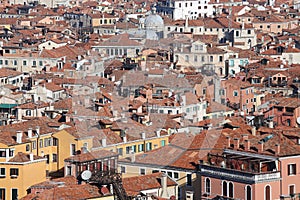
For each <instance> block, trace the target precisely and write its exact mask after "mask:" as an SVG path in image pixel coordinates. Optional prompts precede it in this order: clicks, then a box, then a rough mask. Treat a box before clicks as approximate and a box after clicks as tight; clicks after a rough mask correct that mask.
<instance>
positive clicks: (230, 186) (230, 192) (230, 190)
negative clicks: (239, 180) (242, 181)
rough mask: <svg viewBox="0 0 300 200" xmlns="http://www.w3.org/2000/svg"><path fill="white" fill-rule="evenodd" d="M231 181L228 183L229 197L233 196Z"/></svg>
mask: <svg viewBox="0 0 300 200" xmlns="http://www.w3.org/2000/svg"><path fill="white" fill-rule="evenodd" d="M233 194H234V193H233V183H232V182H230V183H229V197H231V198H233Z"/></svg>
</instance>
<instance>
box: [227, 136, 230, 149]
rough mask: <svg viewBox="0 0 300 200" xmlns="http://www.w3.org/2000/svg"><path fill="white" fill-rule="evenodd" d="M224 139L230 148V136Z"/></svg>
mask: <svg viewBox="0 0 300 200" xmlns="http://www.w3.org/2000/svg"><path fill="white" fill-rule="evenodd" d="M226 140H227V148H230V137H229V136H228V137H226Z"/></svg>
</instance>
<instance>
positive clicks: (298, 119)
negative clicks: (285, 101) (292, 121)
mask: <svg viewBox="0 0 300 200" xmlns="http://www.w3.org/2000/svg"><path fill="white" fill-rule="evenodd" d="M297 124H299V125H300V117H297Z"/></svg>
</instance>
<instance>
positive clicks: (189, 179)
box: [186, 174, 192, 186]
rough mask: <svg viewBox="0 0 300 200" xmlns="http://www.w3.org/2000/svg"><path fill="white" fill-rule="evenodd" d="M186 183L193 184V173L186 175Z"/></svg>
mask: <svg viewBox="0 0 300 200" xmlns="http://www.w3.org/2000/svg"><path fill="white" fill-rule="evenodd" d="M186 185H187V186H192V174H187V175H186Z"/></svg>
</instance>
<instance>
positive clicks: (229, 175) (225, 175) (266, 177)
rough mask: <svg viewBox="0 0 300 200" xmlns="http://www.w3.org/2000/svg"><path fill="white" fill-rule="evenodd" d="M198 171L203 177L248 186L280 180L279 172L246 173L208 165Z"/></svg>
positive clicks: (202, 166)
mask: <svg viewBox="0 0 300 200" xmlns="http://www.w3.org/2000/svg"><path fill="white" fill-rule="evenodd" d="M199 170H200V173H201V174H202V175H204V176H210V177H216V178H218V179H227V180H232V181H236V182H242V183H248V184H253V183H259V182H268V181H274V180H280V172H261V173H251V172H247V171H239V170H233V169H228V168H222V167H216V166H210V165H200V166H199Z"/></svg>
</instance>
